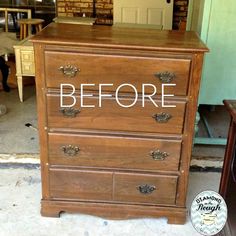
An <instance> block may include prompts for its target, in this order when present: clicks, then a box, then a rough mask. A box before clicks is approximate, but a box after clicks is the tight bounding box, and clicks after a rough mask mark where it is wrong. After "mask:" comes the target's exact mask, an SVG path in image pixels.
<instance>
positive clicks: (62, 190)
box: [49, 169, 112, 200]
mask: <svg viewBox="0 0 236 236" xmlns="http://www.w3.org/2000/svg"><path fill="white" fill-rule="evenodd" d="M49 180H50V181H49V183H50V197H51V198H53V199H74V200H79V199H80V200H81V199H86V200H112V172H101V171H100V172H99V171H81V170H80V171H78V170H76V171H75V170H61V169H51V170H50V174H49Z"/></svg>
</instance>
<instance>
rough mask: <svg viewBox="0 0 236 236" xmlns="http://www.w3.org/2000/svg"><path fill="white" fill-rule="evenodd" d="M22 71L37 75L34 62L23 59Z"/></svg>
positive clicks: (25, 73) (26, 73)
mask: <svg viewBox="0 0 236 236" xmlns="http://www.w3.org/2000/svg"><path fill="white" fill-rule="evenodd" d="M22 73H23V74H24V75H32V76H34V75H35V64H34V63H33V62H23V61H22Z"/></svg>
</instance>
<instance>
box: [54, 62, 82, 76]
mask: <svg viewBox="0 0 236 236" xmlns="http://www.w3.org/2000/svg"><path fill="white" fill-rule="evenodd" d="M59 70H60V71H61V72H62V73H63V74H64V75H65V76H68V77H70V78H72V77H75V76H76V73H77V72H80V69H78V68H77V67H76V66H72V65H66V66H60V67H59Z"/></svg>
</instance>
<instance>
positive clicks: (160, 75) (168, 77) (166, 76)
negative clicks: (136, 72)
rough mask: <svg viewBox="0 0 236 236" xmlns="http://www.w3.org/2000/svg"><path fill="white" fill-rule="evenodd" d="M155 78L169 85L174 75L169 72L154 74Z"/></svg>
mask: <svg viewBox="0 0 236 236" xmlns="http://www.w3.org/2000/svg"><path fill="white" fill-rule="evenodd" d="M155 76H156V77H157V78H158V79H159V80H160V81H161V82H162V83H170V82H172V81H173V79H174V78H175V74H174V73H171V72H169V71H164V72H159V73H156V74H155Z"/></svg>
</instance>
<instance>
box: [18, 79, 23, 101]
mask: <svg viewBox="0 0 236 236" xmlns="http://www.w3.org/2000/svg"><path fill="white" fill-rule="evenodd" d="M17 85H18V92H19V98H20V101H21V102H23V80H22V76H17Z"/></svg>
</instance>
